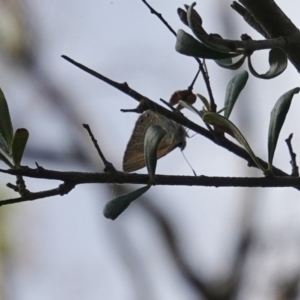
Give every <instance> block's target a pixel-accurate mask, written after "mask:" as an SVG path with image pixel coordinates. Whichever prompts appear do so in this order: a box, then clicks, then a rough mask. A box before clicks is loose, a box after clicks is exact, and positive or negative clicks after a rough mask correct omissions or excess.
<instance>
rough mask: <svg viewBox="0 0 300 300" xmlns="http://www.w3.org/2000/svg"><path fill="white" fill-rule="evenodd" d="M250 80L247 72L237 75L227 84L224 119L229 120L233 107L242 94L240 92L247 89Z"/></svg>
mask: <svg viewBox="0 0 300 300" xmlns="http://www.w3.org/2000/svg"><path fill="white" fill-rule="evenodd" d="M248 78H249V74H248V72H247V71H243V72H241V73H239V74H237V75H235V76H234V77H233V78H232V79H231V80H230V81H229V82H228V84H227V88H226V95H225V102H224V106H225V107H226V109H225V112H224V117H225V118H227V119H228V118H229V116H230V114H231V111H232V109H233V106H234V104H235V102H236V100H237V98H238V96H239V94H240V92H241V91H242V90H243V88H244V87H245V85H246V83H247V81H248Z"/></svg>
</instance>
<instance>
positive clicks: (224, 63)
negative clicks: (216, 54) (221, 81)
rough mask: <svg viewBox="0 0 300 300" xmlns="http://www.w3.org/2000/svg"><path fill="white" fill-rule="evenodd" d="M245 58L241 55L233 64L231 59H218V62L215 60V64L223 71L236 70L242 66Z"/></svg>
mask: <svg viewBox="0 0 300 300" xmlns="http://www.w3.org/2000/svg"><path fill="white" fill-rule="evenodd" d="M246 57H247V56H246V55H243V56H242V57H241V58H240V59H238V61H236V62H235V63H234V62H232V59H231V58H224V59H218V60H215V63H216V64H217V65H219V66H220V67H222V68H224V69H229V70H237V69H239V68H240V67H241V66H242V65H243V63H244V61H245V59H246Z"/></svg>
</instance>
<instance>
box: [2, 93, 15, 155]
mask: <svg viewBox="0 0 300 300" xmlns="http://www.w3.org/2000/svg"><path fill="white" fill-rule="evenodd" d="M0 134H1V135H2V137H3V140H4V142H5V143H6V149H7V150H8V152H6V151H7V150H5V149H4V148H2V150H3V151H5V152H6V153H7V154H9V152H10V149H11V142H12V139H13V127H12V123H11V119H10V114H9V109H8V105H7V102H6V99H5V96H4V94H3V92H2V90H1V89H0Z"/></svg>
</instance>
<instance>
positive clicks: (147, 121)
mask: <svg viewBox="0 0 300 300" xmlns="http://www.w3.org/2000/svg"><path fill="white" fill-rule="evenodd" d="M152 125H159V126H161V127H162V128H163V129H164V130H165V131H166V135H165V136H164V137H163V139H162V140H161V142H160V143H159V145H158V149H157V159H159V158H161V157H163V156H165V155H166V154H168V153H169V152H171V151H172V150H173V149H175V148H176V147H177V145H178V144H179V143H185V137H186V133H185V130H184V128H183V127H182V126H181V125H179V124H177V123H175V122H173V121H171V120H169V119H167V118H166V117H164V116H161V115H159V114H158V113H155V112H153V111H150V110H149V111H146V112H145V113H143V114H142V115H141V116H140V117H139V118H138V120H137V121H136V124H135V127H134V130H133V132H132V135H131V137H130V139H129V142H128V144H127V148H126V150H125V154H124V158H123V170H124V171H125V172H133V171H136V170H138V169H141V168H143V167H145V166H146V163H145V156H144V138H145V135H146V132H147V130H148V128H149V127H150V126H152Z"/></svg>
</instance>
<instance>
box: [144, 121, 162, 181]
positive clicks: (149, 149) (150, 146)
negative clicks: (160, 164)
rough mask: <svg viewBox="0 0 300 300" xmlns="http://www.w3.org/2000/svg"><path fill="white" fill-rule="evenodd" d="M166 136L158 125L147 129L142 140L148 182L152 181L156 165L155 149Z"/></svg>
mask: <svg viewBox="0 0 300 300" xmlns="http://www.w3.org/2000/svg"><path fill="white" fill-rule="evenodd" d="M165 135H166V131H165V130H164V129H162V127H160V126H159V125H152V126H150V127H149V128H148V129H147V132H146V134H145V139H144V152H145V161H146V165H147V169H148V173H149V177H150V181H154V175H155V169H156V163H157V148H158V145H159V143H160V141H161V140H162V139H163V137H164V136H165Z"/></svg>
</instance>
